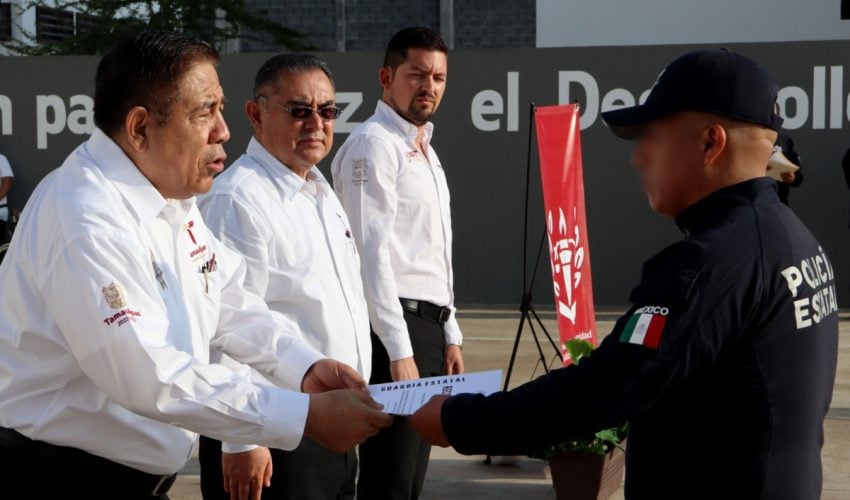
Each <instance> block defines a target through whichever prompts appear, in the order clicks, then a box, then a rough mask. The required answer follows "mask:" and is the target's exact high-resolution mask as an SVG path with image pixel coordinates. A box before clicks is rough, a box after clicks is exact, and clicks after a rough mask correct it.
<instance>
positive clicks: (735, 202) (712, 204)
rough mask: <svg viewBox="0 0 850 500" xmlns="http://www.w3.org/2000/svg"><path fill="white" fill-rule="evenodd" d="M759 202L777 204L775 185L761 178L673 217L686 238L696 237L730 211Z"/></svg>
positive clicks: (721, 191)
mask: <svg viewBox="0 0 850 500" xmlns="http://www.w3.org/2000/svg"><path fill="white" fill-rule="evenodd" d="M760 201H765V202H769V201H776V202H778V201H779V197H778V195H777V194H776V181H775V180H773V179H771V178H770V177H760V178H758V179H752V180H749V181H744V182H741V183H739V184H733V185H731V186H728V187H725V188H723V189H718V190H717V191H715V192H713V193H711V194H710V195H708V196H706V197H705V198H703V199H701V200H699V201H698V202H696V203H694V204H693V205H691V206H689V207H688V208H686V209H685V210H684V211H683V212H682V213H680V214H679V215H678V216H676V225H677V226H679V229H681V230H682V231H684V232H685V234H687V235H692V234H695V233H698V232H700V231H702V230H704V229H707V228H709V227H711V226H712V225H715V224H717V223H718V222H720V221H722V220H723V219H724V218H725V217H726V215H727V214H728V213H729V211H730V210H731V209H733V208H735V207H739V206H741V205H754V204H756V203H757V202H760Z"/></svg>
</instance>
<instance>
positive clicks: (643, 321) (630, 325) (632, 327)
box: [620, 306, 670, 349]
mask: <svg viewBox="0 0 850 500" xmlns="http://www.w3.org/2000/svg"><path fill="white" fill-rule="evenodd" d="M669 314H670V309H668V308H666V307H660V306H645V307H641V308H639V309H637V310H636V311H635V312H634V313H633V314H632V316H631V317H630V318H629V320H628V322H626V326H625V328H623V333H621V334H620V342H625V343H628V344H637V345H642V346H646V347H649V348H651V349H658V345H659V344H660V343H661V335H662V334H663V333H664V325H665V324H666V323H667V316H668V315H669Z"/></svg>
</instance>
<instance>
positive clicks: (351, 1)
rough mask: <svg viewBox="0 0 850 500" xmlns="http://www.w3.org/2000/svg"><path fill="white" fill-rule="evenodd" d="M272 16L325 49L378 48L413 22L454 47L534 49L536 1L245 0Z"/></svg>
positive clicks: (249, 44) (244, 47)
mask: <svg viewBox="0 0 850 500" xmlns="http://www.w3.org/2000/svg"><path fill="white" fill-rule="evenodd" d="M246 3H247V4H248V5H250V6H253V7H254V8H256V9H258V10H259V9H262V10H266V11H267V12H268V17H269V18H271V19H275V20H278V21H280V22H281V23H283V24H285V25H286V26H287V27H289V28H293V29H295V30H298V31H300V32H301V33H303V34H304V35H305V38H306V40H307V42H308V43H310V44H311V45H313V46H314V47H315V48H316V49H317V50H320V51H324V52H333V51H340V52H341V51H353V50H377V51H382V50H384V49H385V48H386V43H387V40H389V39H390V37H391V36H392V35H393V34H394V33H395V32H397V31H398V30H400V29H402V28H405V27H409V26H411V25H420V26H426V27H428V28H431V29H433V30H435V31H437V32H439V33H440V35H441V36H442V37H443V38H444V39H445V40H446V42H447V43H448V45H449V47H450V48H457V49H461V48H514V47H534V44H535V39H536V34H535V32H536V27H537V25H536V13H537V11H536V3H537V2H536V1H535V0H516V1H515V0H458V1H454V0H423V1H406V2H399V1H393V0H293V1H286V2H279V1H275V0H247V1H246ZM280 49H281V47H276V46H274V45H271V44H264V43H262V42H255V41H251V40H242V41H240V42H239V47H238V51H240V52H273V51H277V50H280Z"/></svg>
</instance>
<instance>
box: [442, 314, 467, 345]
mask: <svg viewBox="0 0 850 500" xmlns="http://www.w3.org/2000/svg"><path fill="white" fill-rule="evenodd" d="M443 328H444V330H445V332H446V345H458V346H462V345H463V334H462V333H461V332H460V325H458V323H457V319H456V318H455V311H452V315H451V316H450V317H449V320H448V321H446V325H445V326H444V327H443Z"/></svg>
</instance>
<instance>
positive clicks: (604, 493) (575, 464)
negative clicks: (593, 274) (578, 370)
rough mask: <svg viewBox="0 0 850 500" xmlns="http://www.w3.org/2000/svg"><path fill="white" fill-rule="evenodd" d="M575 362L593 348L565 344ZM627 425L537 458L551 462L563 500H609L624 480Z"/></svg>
mask: <svg viewBox="0 0 850 500" xmlns="http://www.w3.org/2000/svg"><path fill="white" fill-rule="evenodd" d="M566 348H567V350H568V351H569V353H570V356H571V357H572V359H573V362H574V363H578V362H580V361H581V359H582V358H585V357H588V356H590V353H591V352H592V351H593V345H592V344H591V343H589V342H587V341H584V340H570V341H567V343H566ZM625 445H626V425H623V426H621V427H613V428H611V429H605V430H601V431H599V432H596V433H595V434H593V435H590V436H586V437H580V438H576V439H572V440H570V441H565V442H563V443H558V444H556V445H554V446H550V447H549V448H546V449H544V450H542V451H541V452H540V453H539V454H538V456H537V457H536V458H542V459H543V460H546V461H548V462H549V471H550V474H551V477H552V486H554V488H555V494H556V495H557V497H558V498H560V499H570V500H585V499H586V500H606V499H607V498H609V497H610V496H611V495H612V494H613V493H614V492H615V491H617V488H619V487H620V483H621V482H622V479H623V471H624V470H625V468H626V455H625V451H626V450H625Z"/></svg>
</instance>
